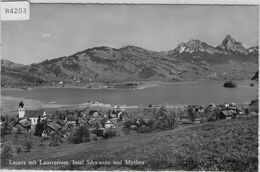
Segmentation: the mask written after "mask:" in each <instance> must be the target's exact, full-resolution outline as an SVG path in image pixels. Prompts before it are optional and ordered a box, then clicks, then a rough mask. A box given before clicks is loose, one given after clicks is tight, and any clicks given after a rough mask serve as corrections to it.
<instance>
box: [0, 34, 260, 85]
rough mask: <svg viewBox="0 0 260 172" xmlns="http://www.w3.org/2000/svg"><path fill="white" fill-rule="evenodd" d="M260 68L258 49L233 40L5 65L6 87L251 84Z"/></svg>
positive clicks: (112, 50)
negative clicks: (155, 82) (148, 82)
mask: <svg viewBox="0 0 260 172" xmlns="http://www.w3.org/2000/svg"><path fill="white" fill-rule="evenodd" d="M257 68H258V46H256V47H251V48H249V49H246V48H245V47H244V46H243V45H242V43H240V42H237V41H235V40H234V39H233V38H232V37H231V36H229V35H228V36H227V37H226V38H225V39H224V40H223V42H222V43H221V44H220V45H219V46H218V47H213V46H210V45H208V44H206V43H204V42H201V41H199V40H190V41H189V42H187V43H181V44H179V45H178V46H177V47H176V48H175V49H173V50H171V51H168V52H155V51H150V50H146V49H143V48H140V47H136V46H125V47H122V48H119V49H115V48H110V47H94V48H90V49H86V50H84V51H81V52H78V53H75V54H73V55H71V56H66V57H60V58H56V59H52V60H45V61H43V62H41V63H37V64H31V65H27V66H21V65H14V64H12V65H9V64H7V63H4V62H3V61H2V65H1V69H2V81H1V85H2V86H3V87H5V86H7V87H8V86H10V85H11V86H19V85H20V86H21V85H42V84H52V83H57V82H59V81H65V82H67V83H75V82H92V81H97V82H122V81H136V80H139V81H143V80H161V81H187V80H202V79H212V78H213V79H227V78H229V79H232V78H234V79H248V78H250V76H251V75H252V73H253V72H254V71H256V70H257ZM238 74H239V75H238Z"/></svg>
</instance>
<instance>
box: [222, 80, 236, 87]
mask: <svg viewBox="0 0 260 172" xmlns="http://www.w3.org/2000/svg"><path fill="white" fill-rule="evenodd" d="M236 86H237V84H236V83H235V82H233V81H231V80H228V81H226V82H225V83H224V85H223V87H226V88H235V87H236Z"/></svg>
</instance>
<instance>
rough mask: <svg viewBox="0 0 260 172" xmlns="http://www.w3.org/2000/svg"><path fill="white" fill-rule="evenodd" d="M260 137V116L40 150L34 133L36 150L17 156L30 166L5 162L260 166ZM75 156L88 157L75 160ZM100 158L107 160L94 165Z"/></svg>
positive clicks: (85, 165) (235, 168)
mask: <svg viewBox="0 0 260 172" xmlns="http://www.w3.org/2000/svg"><path fill="white" fill-rule="evenodd" d="M257 138H258V116H248V117H243V118H237V119H231V120H220V121H217V122H212V123H205V124H197V125H188V126H183V127H180V128H177V129H175V130H169V131H163V132H155V133H148V134H134V135H129V136H122V137H117V138H113V139H108V140H99V141H97V142H95V141H92V142H88V143H82V144H76V145H71V144H70V145H69V144H64V145H62V146H60V147H49V146H46V147H44V149H41V150H40V149H38V148H39V146H38V145H39V144H40V140H39V139H38V140H37V139H36V138H35V137H34V136H33V138H32V140H33V148H32V150H31V152H27V153H25V152H21V153H19V154H17V155H15V156H14V157H13V158H12V161H25V162H26V163H27V165H18V166H15V165H8V162H2V165H7V166H4V168H8V169H45V170H47V169H52V170H211V171H216V170H221V171H258V167H257V165H258V140H257ZM37 147H38V148H37ZM29 160H36V162H37V164H36V165H28V161H29ZM39 160H41V161H42V162H43V161H46V162H47V161H52V162H53V161H68V162H69V165H39ZM72 160H74V161H75V160H78V161H81V160H84V162H82V164H81V165H76V164H74V165H73V164H72ZM90 160H93V163H91V161H90ZM121 160H122V165H120V163H121V162H120V161H121ZM128 160H130V161H128ZM95 161H96V162H99V163H101V161H102V162H103V163H106V165H104V164H103V165H102V164H94V163H95ZM113 161H119V164H117V165H116V164H113V163H112V162H113ZM109 163H110V164H109Z"/></svg>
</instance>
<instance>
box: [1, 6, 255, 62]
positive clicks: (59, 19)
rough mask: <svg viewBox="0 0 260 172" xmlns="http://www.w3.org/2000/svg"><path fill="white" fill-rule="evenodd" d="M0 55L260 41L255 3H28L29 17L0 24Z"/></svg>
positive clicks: (16, 58) (23, 58) (33, 58)
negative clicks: (229, 38)
mask: <svg viewBox="0 0 260 172" xmlns="http://www.w3.org/2000/svg"><path fill="white" fill-rule="evenodd" d="M1 30H2V31H1V38H2V50H1V51H2V54H1V58H3V59H8V60H11V61H13V62H16V63H22V64H31V63H38V62H41V61H44V60H46V59H53V58H57V57H62V56H69V55H72V54H74V53H76V52H79V51H82V50H85V49H88V48H92V47H97V46H109V47H112V48H120V47H123V46H127V45H134V46H139V47H143V48H146V49H148V50H154V51H169V50H172V49H174V48H175V47H176V46H177V45H178V44H179V43H181V42H188V41H189V40H190V39H199V40H201V41H204V42H206V43H208V44H210V45H212V46H217V45H219V44H220V43H221V42H222V41H223V39H224V38H225V36H226V35H227V34H229V35H231V36H232V37H233V38H234V39H235V40H237V41H239V42H242V43H243V45H244V46H245V47H246V48H248V47H251V46H255V45H258V43H259V8H258V6H238V5H237V6H234V5H233V6H230V5H226V6H225V5H111V4H110V5H100V4H91V5H90V4H31V17H30V20H28V21H3V22H2V23H1Z"/></svg>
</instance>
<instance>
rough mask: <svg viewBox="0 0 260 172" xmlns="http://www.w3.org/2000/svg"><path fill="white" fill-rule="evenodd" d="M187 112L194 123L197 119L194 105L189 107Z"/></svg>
mask: <svg viewBox="0 0 260 172" xmlns="http://www.w3.org/2000/svg"><path fill="white" fill-rule="evenodd" d="M187 112H188V115H189V118H190V120H191V122H192V123H193V122H194V121H195V119H196V114H195V112H194V110H193V108H192V107H188V109H187Z"/></svg>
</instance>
